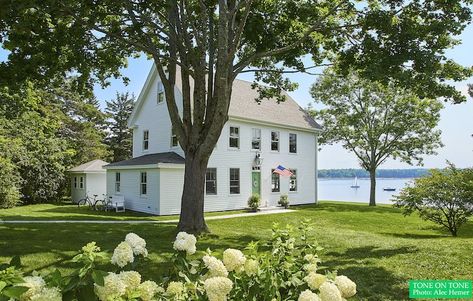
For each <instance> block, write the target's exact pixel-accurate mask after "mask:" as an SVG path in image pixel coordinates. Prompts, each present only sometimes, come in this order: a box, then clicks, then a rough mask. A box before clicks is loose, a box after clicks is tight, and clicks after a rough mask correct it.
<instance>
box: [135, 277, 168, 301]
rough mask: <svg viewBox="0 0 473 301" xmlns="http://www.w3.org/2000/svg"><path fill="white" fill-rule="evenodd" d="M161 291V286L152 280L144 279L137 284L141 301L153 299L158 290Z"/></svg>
mask: <svg viewBox="0 0 473 301" xmlns="http://www.w3.org/2000/svg"><path fill="white" fill-rule="evenodd" d="M160 289H161V292H162V290H163V289H162V288H161V287H159V286H158V285H157V284H156V282H154V281H149V280H148V281H145V282H143V283H141V284H140V285H139V286H138V291H139V292H140V298H141V300H143V301H152V300H155V298H154V296H155V295H156V294H157V293H158V292H159V291H160Z"/></svg>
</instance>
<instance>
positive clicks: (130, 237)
mask: <svg viewBox="0 0 473 301" xmlns="http://www.w3.org/2000/svg"><path fill="white" fill-rule="evenodd" d="M125 241H126V242H127V243H128V244H129V245H130V247H131V248H132V249H133V254H135V255H142V256H143V257H148V250H147V249H146V241H145V240H144V239H143V238H141V237H139V236H138V235H136V234H135V233H128V234H127V235H126V237H125Z"/></svg>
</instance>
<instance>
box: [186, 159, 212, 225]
mask: <svg viewBox="0 0 473 301" xmlns="http://www.w3.org/2000/svg"><path fill="white" fill-rule="evenodd" d="M208 160H209V156H206V155H202V154H200V153H196V154H195V153H190V154H186V166H185V173H184V189H183V192H182V199H181V215H180V218H179V224H178V229H179V231H185V232H188V233H201V232H206V231H208V228H207V224H206V223H205V220H204V190H205V188H204V185H205V173H206V170H207V163H208Z"/></svg>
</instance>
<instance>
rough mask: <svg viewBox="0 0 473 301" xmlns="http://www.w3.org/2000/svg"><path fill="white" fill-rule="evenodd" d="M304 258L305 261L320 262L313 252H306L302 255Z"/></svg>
mask: <svg viewBox="0 0 473 301" xmlns="http://www.w3.org/2000/svg"><path fill="white" fill-rule="evenodd" d="M304 260H305V261H307V262H308V263H315V264H317V263H318V262H320V259H319V257H318V256H317V255H315V254H307V255H305V256H304Z"/></svg>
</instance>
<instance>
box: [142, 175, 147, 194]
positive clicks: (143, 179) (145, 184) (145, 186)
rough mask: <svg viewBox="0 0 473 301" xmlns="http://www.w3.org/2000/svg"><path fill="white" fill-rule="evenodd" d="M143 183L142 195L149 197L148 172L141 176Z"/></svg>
mask: <svg viewBox="0 0 473 301" xmlns="http://www.w3.org/2000/svg"><path fill="white" fill-rule="evenodd" d="M140 178H141V182H140V194H141V195H147V194H148V185H147V184H148V175H147V173H146V172H142V173H141V175H140Z"/></svg>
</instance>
